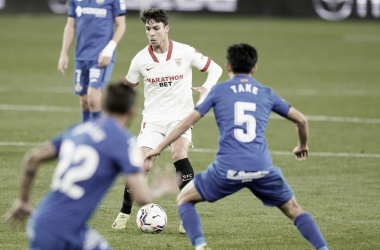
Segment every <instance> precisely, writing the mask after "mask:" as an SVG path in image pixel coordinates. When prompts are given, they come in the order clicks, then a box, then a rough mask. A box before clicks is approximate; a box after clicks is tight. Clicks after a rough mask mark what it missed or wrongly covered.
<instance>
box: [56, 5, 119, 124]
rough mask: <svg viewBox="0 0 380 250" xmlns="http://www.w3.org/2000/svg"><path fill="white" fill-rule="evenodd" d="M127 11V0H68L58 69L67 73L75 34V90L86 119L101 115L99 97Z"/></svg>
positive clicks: (112, 61) (107, 78) (112, 65)
mask: <svg viewBox="0 0 380 250" xmlns="http://www.w3.org/2000/svg"><path fill="white" fill-rule="evenodd" d="M125 13H126V8H125V2H124V0H106V1H105V0H94V1H76V0H70V1H69V17H68V19H67V24H66V27H65V30H64V32H63V41H62V50H61V54H60V57H59V61H58V70H59V71H60V72H61V73H62V74H65V69H67V66H68V63H69V57H68V55H67V52H68V50H69V48H70V46H71V44H72V43H73V41H74V37H75V34H76V36H77V46H76V49H75V69H74V93H75V94H76V95H79V96H80V104H81V108H82V120H83V122H85V121H87V120H89V119H94V118H97V117H99V116H100V115H101V107H100V99H101V95H102V92H103V89H104V87H105V86H106V84H107V82H108V80H109V79H110V76H111V73H112V70H113V67H114V62H115V48H116V45H117V43H118V42H119V41H120V40H121V38H122V37H123V35H124V32H125ZM114 24H116V28H115V32H114Z"/></svg>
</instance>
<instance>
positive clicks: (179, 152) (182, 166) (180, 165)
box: [167, 121, 194, 190]
mask: <svg viewBox="0 0 380 250" xmlns="http://www.w3.org/2000/svg"><path fill="white" fill-rule="evenodd" d="M177 124H178V121H176V122H173V123H171V124H170V125H169V127H168V132H167V133H168V134H169V133H170V131H171V130H172V129H173V128H174V127H175V126H176V125H177ZM191 131H192V128H189V129H188V130H187V131H186V132H185V133H183V134H182V135H181V137H180V138H178V139H177V140H175V141H174V142H173V143H171V144H170V151H171V155H172V159H173V164H174V167H175V169H176V172H181V174H182V179H181V183H180V184H179V186H178V187H179V189H180V190H181V189H182V188H183V187H185V186H186V184H188V183H189V182H190V181H191V180H192V179H193V178H194V169H193V166H192V165H191V163H190V161H189V159H188V157H187V151H188V150H189V146H190V145H191V136H192V134H191Z"/></svg>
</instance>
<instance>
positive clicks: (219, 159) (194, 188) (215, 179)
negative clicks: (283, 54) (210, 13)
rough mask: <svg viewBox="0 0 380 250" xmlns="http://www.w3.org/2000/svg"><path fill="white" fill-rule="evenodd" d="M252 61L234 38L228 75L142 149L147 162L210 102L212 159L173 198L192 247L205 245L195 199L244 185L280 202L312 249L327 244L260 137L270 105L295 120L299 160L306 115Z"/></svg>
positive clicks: (323, 249) (267, 201) (304, 151)
mask: <svg viewBox="0 0 380 250" xmlns="http://www.w3.org/2000/svg"><path fill="white" fill-rule="evenodd" d="M256 62H257V52H256V50H255V49H254V48H253V47H251V46H250V45H248V44H235V45H233V46H231V47H229V48H228V50H227V65H226V68H227V71H228V73H229V75H230V78H231V79H230V80H228V81H226V82H223V83H219V84H217V85H216V86H215V87H214V88H212V89H211V91H210V93H209V94H208V96H207V97H206V98H205V100H204V101H203V102H202V103H200V104H198V105H197V106H196V107H195V109H196V110H194V111H193V112H192V113H191V114H190V115H189V116H188V117H187V118H186V119H184V120H183V121H181V122H180V123H179V124H178V125H177V126H176V127H175V128H174V129H173V130H172V132H171V133H170V134H169V135H168V136H167V137H166V138H165V140H164V141H163V142H162V143H161V144H160V145H159V146H158V147H157V148H156V149H155V150H153V151H150V152H149V153H148V154H147V155H146V159H147V160H146V165H148V167H149V166H150V165H151V164H152V158H153V156H156V155H158V154H160V152H161V151H162V150H163V149H164V148H165V147H166V146H167V145H169V144H170V143H171V142H173V141H174V140H176V139H177V138H178V137H179V136H180V135H181V134H182V133H183V132H184V131H186V130H188V129H189V128H190V127H191V126H192V125H193V124H194V123H196V122H197V121H198V120H199V119H200V118H201V117H202V116H204V115H205V114H206V113H207V112H208V111H209V110H210V109H211V108H213V109H214V113H215V119H216V122H217V124H218V126H219V135H220V140H219V151H218V152H217V154H216V161H214V162H213V163H211V164H210V165H209V166H208V168H207V169H206V171H204V172H202V173H200V174H198V175H196V176H195V178H194V180H193V181H191V182H190V183H189V184H188V185H187V186H186V187H185V188H184V189H182V190H181V192H180V194H179V196H178V199H177V203H178V212H179V215H180V218H181V220H182V222H183V227H184V228H185V230H186V233H187V236H188V238H189V239H190V241H191V243H192V244H193V245H194V246H195V249H197V250H200V249H209V248H208V247H207V245H206V242H205V238H204V236H203V232H202V229H201V220H200V217H199V215H198V213H197V211H196V209H195V204H196V203H198V202H202V201H209V202H214V201H217V200H219V199H221V198H223V197H225V196H228V195H230V194H233V193H235V192H237V191H239V190H240V189H242V188H245V187H246V188H249V189H250V190H251V191H252V193H253V194H254V195H255V196H256V197H258V198H259V199H260V200H261V201H262V202H263V203H264V205H266V206H276V207H278V208H279V209H280V210H281V211H282V212H283V213H284V214H285V215H286V216H287V217H289V218H290V219H291V220H292V221H293V222H294V225H295V226H296V227H297V228H298V230H299V232H300V233H301V234H302V236H303V237H305V238H306V239H307V240H308V241H309V242H310V243H311V244H312V245H313V247H314V248H315V249H318V250H327V249H328V247H327V243H326V241H325V239H324V238H323V236H322V234H321V232H320V230H319V228H318V226H317V224H316V223H315V221H314V220H313V218H312V217H311V216H310V215H309V214H307V213H305V211H303V210H302V209H301V207H300V206H299V205H298V204H297V201H296V199H295V197H294V193H293V191H292V189H291V188H290V186H289V185H288V184H287V182H286V180H285V179H284V177H283V176H282V173H281V170H280V169H279V168H278V167H274V166H273V165H272V159H271V156H270V154H269V151H268V147H267V143H266V140H265V138H264V135H265V130H266V125H267V122H268V119H269V115H270V113H271V111H274V112H276V113H277V114H279V115H281V116H283V117H285V118H287V119H289V120H291V121H293V122H295V123H296V125H297V131H298V146H297V147H296V148H295V149H294V150H293V153H294V154H295V156H296V160H298V161H303V160H305V158H306V156H307V155H308V151H309V149H308V146H307V138H308V125H307V120H306V118H305V116H304V115H303V114H302V113H300V112H299V111H298V110H296V109H295V108H293V107H290V105H289V104H288V103H287V102H286V101H284V100H283V99H281V98H280V97H279V96H278V95H277V94H275V93H274V92H273V91H272V90H271V89H270V88H268V87H265V86H263V85H261V84H260V83H258V82H257V81H256V80H255V79H253V78H252V77H251V75H252V74H253V73H255V71H256V69H257V66H256ZM148 159H149V160H148Z"/></svg>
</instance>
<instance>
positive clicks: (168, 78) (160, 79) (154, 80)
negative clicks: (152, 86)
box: [147, 75, 183, 83]
mask: <svg viewBox="0 0 380 250" xmlns="http://www.w3.org/2000/svg"><path fill="white" fill-rule="evenodd" d="M181 79H183V75H175V76H165V77H156V78H147V81H148V82H150V83H160V82H169V81H178V80H181Z"/></svg>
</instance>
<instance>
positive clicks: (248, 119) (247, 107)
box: [234, 102, 256, 142]
mask: <svg viewBox="0 0 380 250" xmlns="http://www.w3.org/2000/svg"><path fill="white" fill-rule="evenodd" d="M245 111H256V103H251V102H235V125H239V126H241V125H243V124H244V123H245V124H247V132H246V133H244V129H241V128H235V129H234V134H235V138H236V139H237V140H238V141H241V142H251V141H253V140H254V139H255V138H256V119H255V117H253V116H252V115H249V114H246V113H245Z"/></svg>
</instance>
